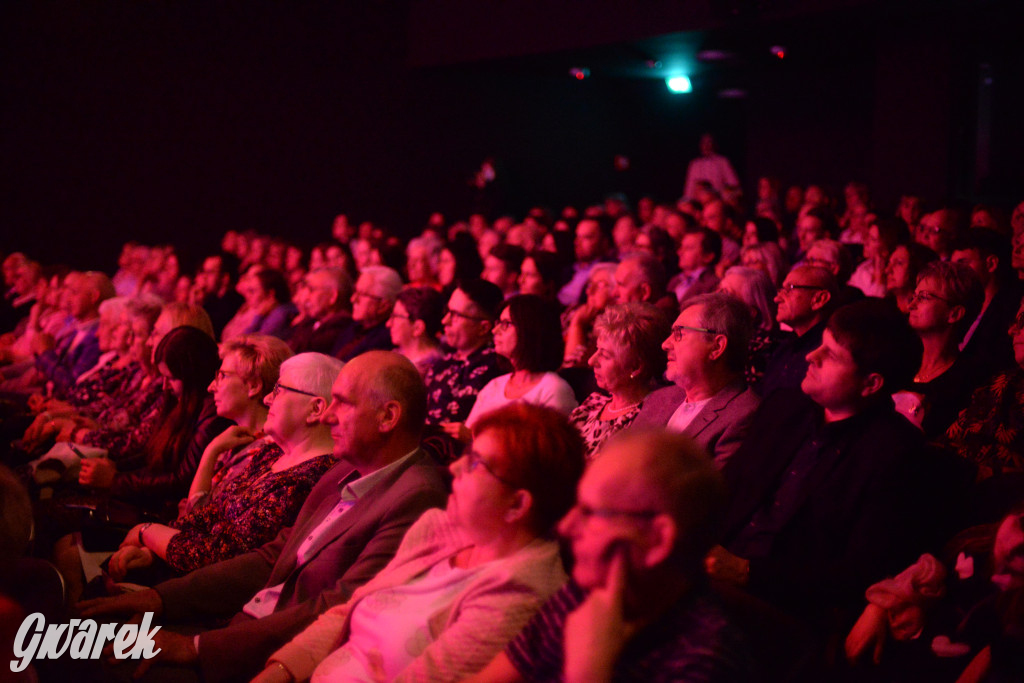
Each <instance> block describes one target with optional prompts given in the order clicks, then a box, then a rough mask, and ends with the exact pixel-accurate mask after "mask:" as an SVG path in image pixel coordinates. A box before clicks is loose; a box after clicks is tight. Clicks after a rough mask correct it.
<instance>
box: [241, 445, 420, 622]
mask: <svg viewBox="0 0 1024 683" xmlns="http://www.w3.org/2000/svg"><path fill="white" fill-rule="evenodd" d="M417 450H419V449H418V448H417V449H414V450H412V451H409V452H408V453H406V454H405V455H404V456H402V457H401V458H399V459H398V460H396V461H394V462H393V463H391V464H389V465H385V466H384V467H381V468H380V469H378V470H374V471H373V472H370V473H369V474H367V475H364V476H359V473H358V472H352V473H351V474H349V476H347V477H345V479H343V480H342V481H341V484H340V487H341V490H340V491H339V496H338V497H339V499H338V504H337V505H335V506H334V507H333V508H332V509H331V511H330V512H328V513H327V515H326V516H325V517H324V518H323V520H321V521H320V523H319V524H318V525H317V526H316V528H314V529H313V530H312V531H311V532H310V534H309V535H308V536H307V537H306V538H305V539H304V540H303V541H302V544H301V545H300V546H299V549H298V552H297V553H296V557H297V560H298V561H297V564H298V565H303V564H305V563H306V562H308V561H309V560H310V559H311V558H312V556H313V553H312V551H313V550H314V549H315V548H318V547H319V546H320V545H321V541H323V540H324V539H325V538H328V537H330V536H331V535H332V534H333V532H334V531H335V529H336V527H337V525H338V522H339V521H340V520H341V519H342V516H343V515H344V514H345V513H346V512H348V511H349V510H350V509H352V507H353V506H354V505H355V504H356V503H357V502H358V501H359V499H360V498H362V497H363V496H365V495H366V494H367V493H369V492H370V491H371V490H372V489H373V488H374V487H375V486H376V485H377V484H379V483H380V482H381V480H382V479H384V478H386V477H387V476H388V475H389V474H390V473H391V472H394V471H395V470H396V469H398V468H399V467H401V466H402V463H404V462H405V461H406V460H408V459H409V458H411V457H412V456H413V455H414V454H415V453H416V451H417ZM283 589H284V584H277V585H276V586H270V587H269V588H264V589H263V590H261V591H260V592H259V593H257V594H256V595H254V596H253V598H252V600H250V601H249V602H247V603H246V604H245V606H244V607H242V611H243V612H245V613H246V614H248V615H249V616H250V617H253V618H255V619H261V618H263V617H265V616H268V615H269V614H272V613H273V611H274V608H276V607H277V601H278V599H279V598H280V597H281V591H282V590H283Z"/></svg>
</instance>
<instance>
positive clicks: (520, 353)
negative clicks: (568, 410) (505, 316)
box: [502, 294, 565, 372]
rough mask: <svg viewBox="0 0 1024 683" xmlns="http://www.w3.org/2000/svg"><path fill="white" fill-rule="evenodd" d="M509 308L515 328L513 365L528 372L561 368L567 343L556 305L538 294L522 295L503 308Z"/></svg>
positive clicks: (511, 299) (509, 301)
mask: <svg viewBox="0 0 1024 683" xmlns="http://www.w3.org/2000/svg"><path fill="white" fill-rule="evenodd" d="M506 308H507V309H508V313H509V317H510V318H512V325H513V326H514V327H515V328H516V345H515V348H514V349H512V364H513V365H514V366H515V367H516V368H519V369H521V370H527V371H529V372H554V371H555V370H557V369H558V368H559V367H561V365H562V359H563V358H564V351H565V344H564V342H563V340H562V323H561V321H560V319H559V316H558V309H557V308H556V307H555V304H553V303H552V302H550V301H548V300H547V299H545V298H543V297H540V296H537V295H536V294H519V295H516V296H514V297H512V298H510V299H509V300H508V301H507V302H506V303H505V305H504V306H503V307H502V310H504V309H506Z"/></svg>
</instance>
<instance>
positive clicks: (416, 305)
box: [398, 287, 445, 337]
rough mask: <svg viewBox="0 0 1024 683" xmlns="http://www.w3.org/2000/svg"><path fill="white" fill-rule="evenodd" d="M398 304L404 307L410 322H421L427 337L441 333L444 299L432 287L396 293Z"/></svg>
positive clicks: (408, 288) (406, 289)
mask: <svg viewBox="0 0 1024 683" xmlns="http://www.w3.org/2000/svg"><path fill="white" fill-rule="evenodd" d="M398 303H400V304H402V306H404V307H405V310H406V311H408V313H409V319H410V320H422V321H423V325H424V326H425V327H426V332H427V336H429V337H436V336H437V335H438V334H440V332H441V328H442V325H441V321H442V320H443V319H444V304H445V301H444V297H443V296H441V293H440V292H438V291H437V290H436V289H434V288H433V287H406V288H405V289H403V290H402V291H401V292H399V293H398Z"/></svg>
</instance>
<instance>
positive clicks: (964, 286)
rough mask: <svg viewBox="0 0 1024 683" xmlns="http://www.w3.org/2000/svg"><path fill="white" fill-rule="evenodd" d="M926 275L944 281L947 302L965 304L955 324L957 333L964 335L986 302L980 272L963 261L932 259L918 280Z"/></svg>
mask: <svg viewBox="0 0 1024 683" xmlns="http://www.w3.org/2000/svg"><path fill="white" fill-rule="evenodd" d="M926 277H933V278H935V279H936V280H938V281H939V282H941V283H942V287H943V289H944V290H945V295H946V299H947V302H946V303H948V304H949V305H950V306H963V307H964V315H963V317H962V318H960V320H959V321H957V323H956V325H954V329H955V330H956V333H957V335H960V336H962V335H964V334H965V333H966V332H967V330H968V328H970V326H971V325H973V324H974V320H975V318H977V317H978V314H980V313H981V306H982V304H984V303H985V288H984V287H982V286H981V281H980V280H979V279H978V274H977V273H975V272H974V269H973V268H971V267H970V266H968V265H966V264H963V263H953V262H952V261H932V262H931V263H929V264H928V265H926V266H925V267H924V269H922V270H921V273H920V274H919V275H918V276H917V282H918V283H919V284H920V282H921V280H923V279H924V278H926Z"/></svg>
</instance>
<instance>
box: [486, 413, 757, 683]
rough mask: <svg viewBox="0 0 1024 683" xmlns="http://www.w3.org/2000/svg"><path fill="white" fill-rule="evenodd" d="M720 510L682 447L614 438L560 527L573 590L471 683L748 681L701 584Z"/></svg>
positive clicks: (668, 437) (715, 480)
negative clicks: (570, 560) (569, 557)
mask: <svg viewBox="0 0 1024 683" xmlns="http://www.w3.org/2000/svg"><path fill="white" fill-rule="evenodd" d="M724 505H725V489H724V486H723V482H722V479H721V476H720V475H719V474H718V472H717V471H716V469H715V467H714V466H713V465H712V463H711V462H710V461H709V460H708V458H707V455H706V454H704V453H703V452H702V451H701V449H700V448H699V447H698V446H697V445H696V444H695V443H694V442H693V441H691V440H690V439H688V438H686V437H684V436H680V435H678V434H671V433H668V432H665V431H663V430H654V431H648V430H642V429H641V430H638V429H636V428H635V427H634V428H630V429H627V430H625V431H623V432H621V433H620V434H618V435H616V436H615V437H612V439H610V440H609V441H608V443H607V445H606V446H605V447H604V448H603V449H602V453H601V455H600V457H598V458H597V459H596V460H594V461H593V463H592V464H591V466H590V467H589V468H588V469H587V470H586V472H585V473H584V475H583V479H582V480H581V481H580V484H579V488H578V495H577V503H576V506H575V507H574V508H573V509H572V510H570V511H569V514H567V515H566V516H565V517H564V518H563V519H562V521H561V523H560V524H559V527H558V531H559V533H560V534H561V535H562V536H563V537H564V538H565V539H566V541H567V542H568V543H569V545H570V547H571V549H572V554H573V558H574V559H575V563H574V566H573V572H572V580H571V581H570V582H569V583H568V584H567V585H566V586H565V588H563V589H562V590H560V591H559V592H558V593H556V594H555V595H554V596H552V598H551V599H550V600H548V602H547V603H546V604H545V605H544V607H542V608H541V611H540V612H539V613H538V614H537V615H536V616H535V617H534V618H533V619H532V620H531V621H530V623H529V624H527V626H526V628H525V629H524V630H523V631H522V632H520V634H519V635H518V636H516V637H515V639H513V640H512V642H511V643H509V645H508V646H507V647H506V648H505V651H504V652H503V653H502V654H500V655H498V656H497V657H496V658H495V659H494V660H493V661H492V662H491V663H490V664H489V665H488V666H487V668H486V669H484V670H483V671H482V672H480V673H479V674H478V675H477V676H475V677H473V678H472V679H470V680H471V681H473V683H499V682H501V683H512V682H513V681H588V683H599V682H600V681H612V680H616V681H696V680H700V681H742V680H750V678H751V675H752V672H751V671H750V660H749V658H748V656H747V653H746V651H745V649H744V647H743V646H742V644H741V639H740V637H739V635H738V632H737V630H736V629H735V628H734V627H733V626H732V625H731V624H730V623H729V620H728V617H727V616H726V614H725V613H724V612H723V610H722V608H721V607H720V606H719V605H718V604H717V602H716V600H715V598H714V597H712V596H711V594H710V593H709V591H708V589H707V586H706V583H705V581H704V577H703V559H704V555H705V553H706V552H707V550H708V548H709V547H711V545H712V544H713V543H714V542H715V538H716V529H717V523H716V520H717V519H718V517H719V515H720V514H721V511H722V510H723V508H724Z"/></svg>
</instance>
